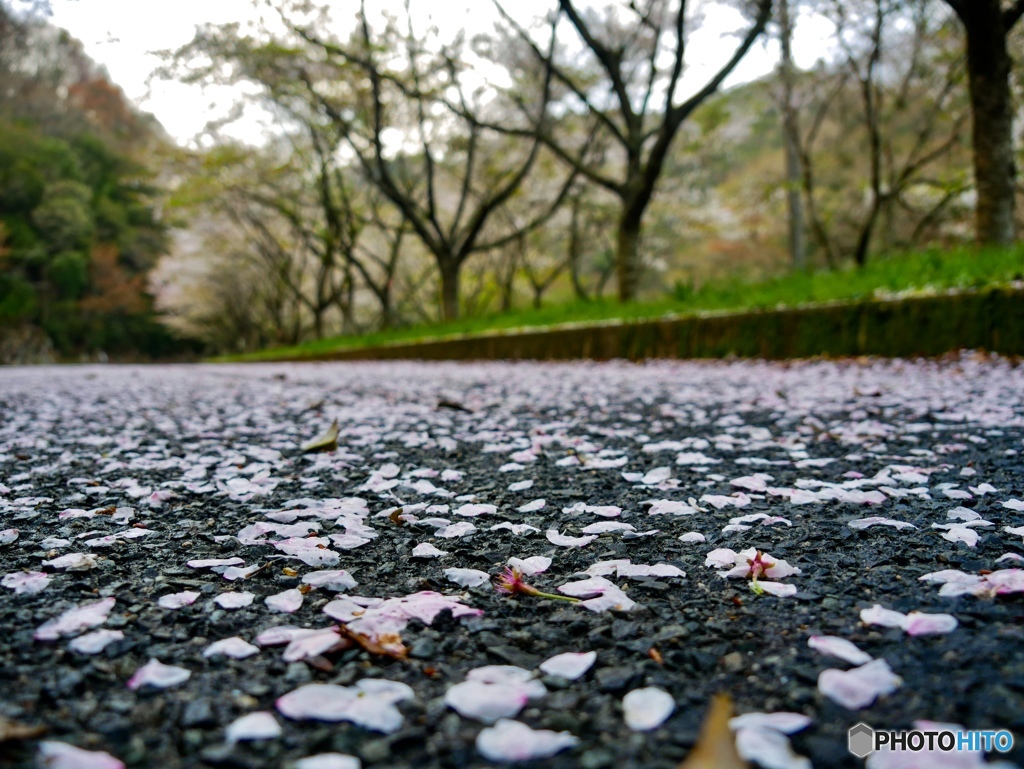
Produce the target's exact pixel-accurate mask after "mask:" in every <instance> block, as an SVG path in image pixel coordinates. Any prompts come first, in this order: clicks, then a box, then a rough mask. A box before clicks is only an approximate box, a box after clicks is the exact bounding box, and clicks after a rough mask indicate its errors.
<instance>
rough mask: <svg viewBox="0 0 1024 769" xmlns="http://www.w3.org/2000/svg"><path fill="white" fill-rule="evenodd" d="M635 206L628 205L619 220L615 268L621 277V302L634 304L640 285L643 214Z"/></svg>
mask: <svg viewBox="0 0 1024 769" xmlns="http://www.w3.org/2000/svg"><path fill="white" fill-rule="evenodd" d="M632 208H634V207H633V206H629V205H626V207H625V209H626V210H625V211H624V212H623V215H622V218H621V219H619V231H618V246H617V249H616V253H615V267H616V270H617V272H618V277H619V301H620V302H632V301H633V300H634V299H636V294H637V287H638V285H639V283H640V227H641V222H642V214H637V213H635V212H634V211H633V210H631V209H632Z"/></svg>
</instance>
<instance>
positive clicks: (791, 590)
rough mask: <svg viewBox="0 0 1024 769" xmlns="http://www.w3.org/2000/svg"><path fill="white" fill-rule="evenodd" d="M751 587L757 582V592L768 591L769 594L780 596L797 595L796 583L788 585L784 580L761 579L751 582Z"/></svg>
mask: <svg viewBox="0 0 1024 769" xmlns="http://www.w3.org/2000/svg"><path fill="white" fill-rule="evenodd" d="M750 584H751V587H753V586H754V585H755V584H756V585H757V589H756V590H755V592H762V593H768V595H774V596H776V597H778V598H789V597H790V596H794V595H796V592H797V591H796V585H787V584H786V583H784V582H771V581H766V580H759V581H758V582H756V583H754V582H751V583H750Z"/></svg>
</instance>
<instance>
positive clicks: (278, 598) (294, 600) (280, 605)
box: [263, 587, 302, 614]
mask: <svg viewBox="0 0 1024 769" xmlns="http://www.w3.org/2000/svg"><path fill="white" fill-rule="evenodd" d="M263 601H264V603H266V604H267V608H269V609H271V610H273V611H279V612H281V613H282V614H291V613H292V612H295V611H298V610H299V608H300V607H301V606H302V593H301V592H300V591H299V590H298V589H296V588H294V587H293V588H291V589H289V590H282V591H281V592H280V593H277V594H276V595H268V596H267V597H266V598H264V599H263Z"/></svg>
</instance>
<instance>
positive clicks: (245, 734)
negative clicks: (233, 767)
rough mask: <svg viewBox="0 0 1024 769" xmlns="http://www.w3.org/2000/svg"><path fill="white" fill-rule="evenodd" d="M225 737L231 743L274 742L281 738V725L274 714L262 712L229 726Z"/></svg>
mask: <svg viewBox="0 0 1024 769" xmlns="http://www.w3.org/2000/svg"><path fill="white" fill-rule="evenodd" d="M224 736H225V738H226V739H227V741H228V742H230V743H235V742H240V741H242V740H272V739H274V738H275V737H280V736H281V724H279V723H278V722H277V719H276V718H274V715H273V714H272V713H268V712H267V711H265V710H260V711H257V712H255V713H249V714H248V715H245V716H242V717H241V718H237V719H235V720H234V721H232V722H231V723H230V724H228V727H227V729H226V730H225V732H224Z"/></svg>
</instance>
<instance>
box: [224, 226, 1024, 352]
mask: <svg viewBox="0 0 1024 769" xmlns="http://www.w3.org/2000/svg"><path fill="white" fill-rule="evenodd" d="M1022 279H1024V246H1018V247H1016V248H1013V249H983V250H979V249H976V248H961V249H956V250H952V251H938V250H929V251H925V252H917V253H910V254H900V255H894V256H890V257H879V258H876V259H875V260H873V261H872V262H870V263H869V264H868V265H866V266H865V267H864V268H862V269H859V270H858V269H853V268H849V269H843V270H836V271H821V272H813V273H810V272H809V273H789V274H786V275H782V276H779V277H776V278H773V279H771V280H765V281H758V282H749V281H745V280H739V279H737V280H730V281H723V282H718V283H709V284H708V285H705V286H702V287H701V288H700V289H698V290H696V291H689V290H687V289H685V288H683V289H677V291H676V292H675V295H674V296H671V297H666V298H664V299H660V300H657V301H646V302H635V303H632V304H626V305H622V304H619V303H618V302H614V301H610V300H602V301H593V302H574V303H571V304H562V305H551V306H548V307H543V308H541V309H538V310H534V309H530V310H518V311H515V312H511V313H506V314H500V315H486V316H481V317H474V318H464V319H461V320H458V321H453V322H449V323H437V324H433V325H423V326H413V327H409V328H402V329H394V330H391V331H379V332H373V333H368V334H363V335H360V336H342V337H333V338H330V339H321V340H318V341H315V342H307V343H305V344H302V345H297V346H294V347H275V348H270V349H267V350H261V351H259V352H254V353H247V354H244V355H232V356H224V357H221V358H217V359H216V360H219V361H242V360H264V359H268V360H269V359H276V358H280V357H302V356H307V355H308V356H315V355H317V354H318V353H323V352H326V351H329V350H341V349H354V348H365V347H376V346H379V345H384V344H389V343H394V342H410V341H415V340H420V339H438V338H444V337H449V336H458V335H463V334H478V333H483V332H486V331H497V330H507V329H518V328H537V327H543V326H553V325H557V324H560V323H585V322H600V321H610V320H638V319H643V318H660V317H663V316H665V315H670V314H671V315H687V314H692V313H697V312H701V311H712V310H725V311H729V310H736V311H742V310H753V309H768V308H774V307H797V306H800V305H807V304H816V303H825V302H836V301H852V300H858V299H870V298H891V297H893V296H898V295H905V294H913V293H920V292H928V291H941V290H949V289H969V288H981V287H984V286H994V285H1005V284H1007V283H1010V282H1011V281H1015V280H1022Z"/></svg>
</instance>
